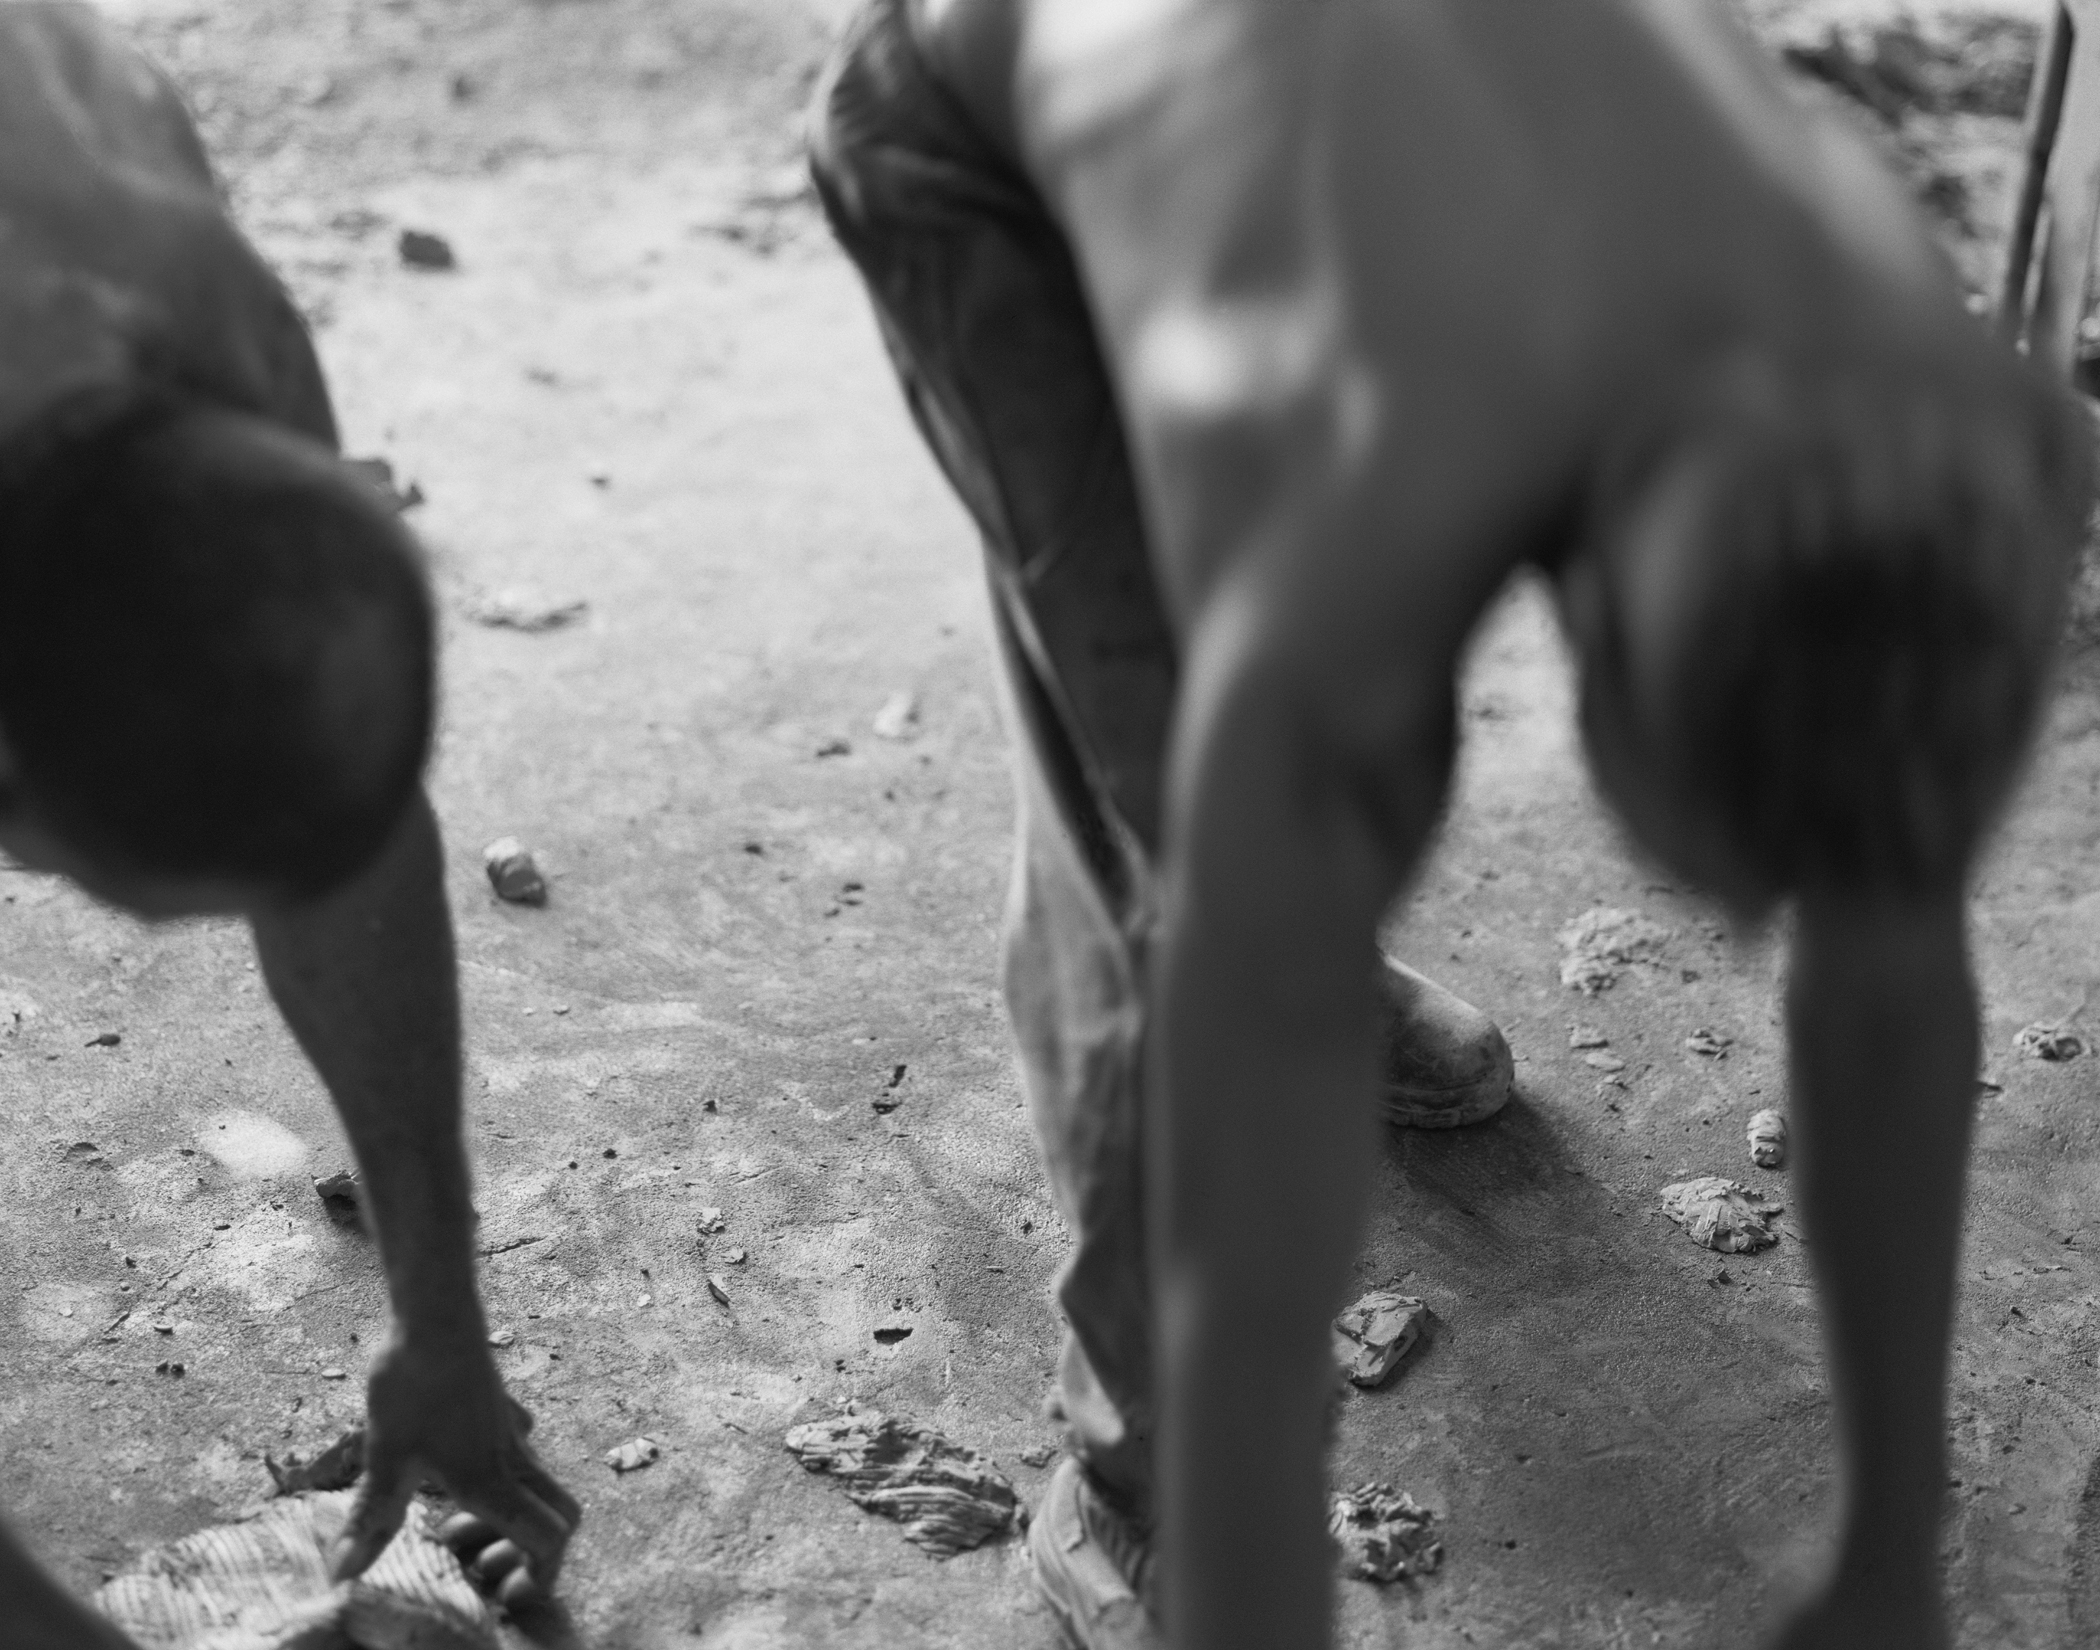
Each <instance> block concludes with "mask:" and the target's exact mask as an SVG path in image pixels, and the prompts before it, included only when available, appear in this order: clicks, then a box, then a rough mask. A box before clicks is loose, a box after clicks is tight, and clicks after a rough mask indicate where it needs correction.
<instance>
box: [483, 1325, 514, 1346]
mask: <svg viewBox="0 0 2100 1650" xmlns="http://www.w3.org/2000/svg"><path fill="white" fill-rule="evenodd" d="M517 1344H518V1332H517V1331H516V1330H515V1329H492V1330H490V1331H489V1345H491V1346H515V1345H517Z"/></svg>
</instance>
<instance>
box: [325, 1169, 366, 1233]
mask: <svg viewBox="0 0 2100 1650" xmlns="http://www.w3.org/2000/svg"><path fill="white" fill-rule="evenodd" d="M314 1196H316V1197H318V1198H319V1199H320V1200H321V1207H322V1208H323V1209H325V1210H327V1211H328V1218H329V1219H330V1220H333V1221H335V1222H336V1223H337V1224H338V1225H342V1226H356V1227H360V1228H361V1227H362V1226H363V1225H364V1202H365V1195H364V1185H363V1183H362V1182H361V1181H360V1180H359V1179H358V1178H357V1171H356V1170H355V1169H338V1170H336V1171H335V1173H334V1174H329V1175H316V1176H315V1177H314Z"/></svg>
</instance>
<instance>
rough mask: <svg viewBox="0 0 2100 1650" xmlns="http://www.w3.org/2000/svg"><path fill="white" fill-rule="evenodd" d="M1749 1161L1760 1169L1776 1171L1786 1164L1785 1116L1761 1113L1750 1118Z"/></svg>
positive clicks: (1780, 1113)
mask: <svg viewBox="0 0 2100 1650" xmlns="http://www.w3.org/2000/svg"><path fill="white" fill-rule="evenodd" d="M1750 1161H1751V1162H1753V1163H1755V1164H1756V1165H1757V1166H1758V1167H1759V1168H1760V1169H1777V1168H1780V1167H1782V1166H1783V1165H1784V1164H1785V1162H1786V1115H1785V1114H1784V1113H1783V1112H1777V1111H1761V1112H1757V1113H1754V1114H1753V1115H1752V1116H1751V1118H1750Z"/></svg>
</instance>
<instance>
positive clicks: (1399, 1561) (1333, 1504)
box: [1327, 1484, 1444, 1582]
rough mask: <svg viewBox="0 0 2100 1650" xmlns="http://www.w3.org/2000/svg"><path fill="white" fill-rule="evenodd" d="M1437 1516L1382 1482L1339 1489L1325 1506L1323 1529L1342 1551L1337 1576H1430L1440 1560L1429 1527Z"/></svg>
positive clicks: (1441, 1555)
mask: <svg viewBox="0 0 2100 1650" xmlns="http://www.w3.org/2000/svg"><path fill="white" fill-rule="evenodd" d="M1435 1521H1436V1514H1434V1513H1432V1512H1430V1511H1429V1510H1428V1509H1427V1508H1424V1507H1420V1506H1417V1505H1416V1504H1415V1498H1414V1497H1413V1496H1411V1495H1408V1494H1405V1493H1397V1494H1396V1493H1395V1492H1394V1491H1393V1489H1392V1488H1391V1487H1390V1486H1389V1485H1385V1484H1359V1485H1357V1486H1356V1488H1355V1489H1353V1490H1342V1491H1338V1492H1337V1493H1336V1494H1335V1496H1334V1497H1333V1499H1332V1500H1330V1501H1329V1502H1328V1504H1327V1533H1328V1534H1330V1535H1331V1536H1333V1537H1334V1540H1335V1545H1336V1546H1337V1547H1338V1548H1340V1549H1341V1551H1340V1555H1339V1556H1340V1559H1341V1565H1342V1574H1344V1575H1346V1576H1352V1577H1354V1578H1355V1579H1357V1580H1359V1581H1377V1582H1389V1581H1404V1580H1407V1579H1409V1578H1410V1577H1413V1576H1423V1575H1429V1574H1431V1573H1432V1572H1433V1571H1434V1570H1435V1569H1436V1567H1437V1566H1438V1565H1439V1564H1441V1563H1442V1562H1443V1561H1444V1544H1443V1543H1442V1542H1441V1541H1439V1540H1437V1538H1436V1536H1435V1535H1434V1534H1433V1533H1432V1530H1431V1527H1432V1525H1434V1523H1435Z"/></svg>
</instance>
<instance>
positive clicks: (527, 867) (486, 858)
mask: <svg viewBox="0 0 2100 1650" xmlns="http://www.w3.org/2000/svg"><path fill="white" fill-rule="evenodd" d="M481 863H482V865H483V867H484V868H485V869H486V870H487V872H488V874H489V886H490V887H491V888H493V889H495V890H496V897H497V898H498V899H500V900H505V901H507V902H509V903H510V904H512V905H545V904H546V903H547V881H546V878H544V877H542V876H541V875H540V868H539V866H538V865H536V864H535V863H534V862H533V858H532V854H531V851H530V850H529V849H527V848H526V846H525V844H524V843H522V842H520V841H519V840H518V839H517V838H516V837H514V836H506V837H498V838H497V839H496V840H495V841H494V842H491V843H490V844H489V845H488V846H487V847H486V848H484V849H482V850H481Z"/></svg>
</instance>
